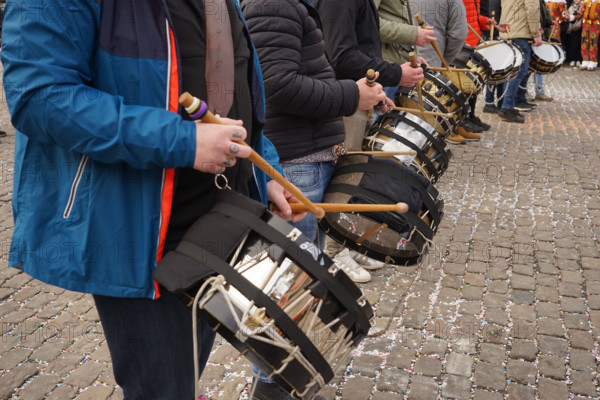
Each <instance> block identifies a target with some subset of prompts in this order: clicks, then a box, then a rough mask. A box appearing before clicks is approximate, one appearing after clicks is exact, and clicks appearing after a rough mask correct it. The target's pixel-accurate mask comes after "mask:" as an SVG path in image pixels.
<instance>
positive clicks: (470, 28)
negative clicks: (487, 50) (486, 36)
mask: <svg viewBox="0 0 600 400" xmlns="http://www.w3.org/2000/svg"><path fill="white" fill-rule="evenodd" d="M467 26H468V27H469V30H470V31H471V32H473V34H474V35H475V36H477V37H478V38H479V41H480V42H485V40H483V38H482V37H481V35H480V34H479V33H477V31H476V30H475V28H473V27H472V26H471V24H467Z"/></svg>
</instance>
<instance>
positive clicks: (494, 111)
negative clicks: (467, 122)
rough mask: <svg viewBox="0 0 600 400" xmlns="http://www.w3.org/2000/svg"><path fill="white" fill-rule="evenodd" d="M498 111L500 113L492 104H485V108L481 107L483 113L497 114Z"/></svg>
mask: <svg viewBox="0 0 600 400" xmlns="http://www.w3.org/2000/svg"><path fill="white" fill-rule="evenodd" d="M498 111H500V108H499V107H496V106H495V105H493V104H486V105H485V106H483V112H484V113H490V114H498Z"/></svg>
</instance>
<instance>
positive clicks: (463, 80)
mask: <svg viewBox="0 0 600 400" xmlns="http://www.w3.org/2000/svg"><path fill="white" fill-rule="evenodd" d="M452 66H454V67H457V68H462V69H470V70H471V71H469V72H455V71H451V72H448V71H442V74H444V76H445V77H446V78H448V79H450V80H451V81H452V83H454V85H455V86H457V87H458V88H460V89H461V90H462V91H463V92H464V93H466V94H468V95H475V94H477V93H479V91H481V90H482V89H483V87H484V86H485V83H486V81H487V77H488V74H489V73H490V71H491V68H490V63H489V62H488V61H487V60H486V59H485V58H483V56H482V55H481V54H479V53H476V52H475V50H474V48H473V47H471V46H467V45H464V46H463V48H462V50H461V51H460V53H459V54H458V56H457V57H456V58H455V59H454V61H453V62H452Z"/></svg>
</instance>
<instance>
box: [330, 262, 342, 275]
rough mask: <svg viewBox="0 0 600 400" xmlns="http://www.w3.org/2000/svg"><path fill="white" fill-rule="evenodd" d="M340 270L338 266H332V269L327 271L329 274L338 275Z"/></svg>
mask: <svg viewBox="0 0 600 400" xmlns="http://www.w3.org/2000/svg"><path fill="white" fill-rule="evenodd" d="M339 270H340V267H338V265H337V264H332V265H331V267H329V269H328V270H327V272H329V273H330V274H331V275H334V276H335V274H337V273H338V271H339Z"/></svg>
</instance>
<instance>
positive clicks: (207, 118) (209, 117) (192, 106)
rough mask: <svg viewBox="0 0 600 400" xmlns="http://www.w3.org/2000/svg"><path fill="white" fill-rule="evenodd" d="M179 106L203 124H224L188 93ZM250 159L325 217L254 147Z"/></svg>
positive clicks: (200, 101)
mask: <svg viewBox="0 0 600 400" xmlns="http://www.w3.org/2000/svg"><path fill="white" fill-rule="evenodd" d="M179 104H181V105H182V106H183V107H185V110H186V111H187V112H188V114H190V117H192V118H194V119H199V120H201V121H202V122H206V123H209V124H221V125H222V124H223V122H222V121H221V119H220V118H218V117H217V116H215V115H214V114H213V113H211V112H210V111H209V110H208V107H207V106H206V103H205V102H203V101H202V100H199V99H198V98H196V97H194V96H192V95H191V94H189V93H188V92H184V93H183V94H182V95H181V96H180V97H179ZM233 141H234V142H236V143H238V144H240V145H243V146H248V145H247V144H246V143H245V142H244V141H243V140H233ZM248 159H249V160H250V161H251V162H252V163H253V164H254V165H256V166H257V167H258V168H260V169H261V170H262V171H263V172H264V173H265V174H267V175H269V176H270V177H271V178H273V180H275V181H276V182H277V183H279V184H280V185H281V186H283V187H284V188H285V189H286V190H287V191H288V192H290V193H291V194H292V195H294V196H295V197H296V198H297V199H298V201H300V202H301V203H302V204H304V205H305V206H306V208H307V209H308V210H310V212H312V213H313V214H314V215H315V217H317V218H323V216H324V215H325V211H323V209H322V208H319V207H316V206H315V205H314V204H313V203H312V202H311V201H310V200H309V199H308V198H307V197H306V196H304V194H303V193H302V192H301V191H300V189H298V188H297V187H296V186H294V185H293V184H292V183H291V182H290V181H288V180H287V179H285V178H284V177H283V175H281V174H280V173H279V172H277V171H276V170H275V168H273V167H272V166H271V165H270V164H269V163H268V162H267V161H265V159H264V158H262V157H261V156H260V155H259V154H258V153H257V152H256V151H255V150H254V149H253V148H252V147H250V157H248Z"/></svg>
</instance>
